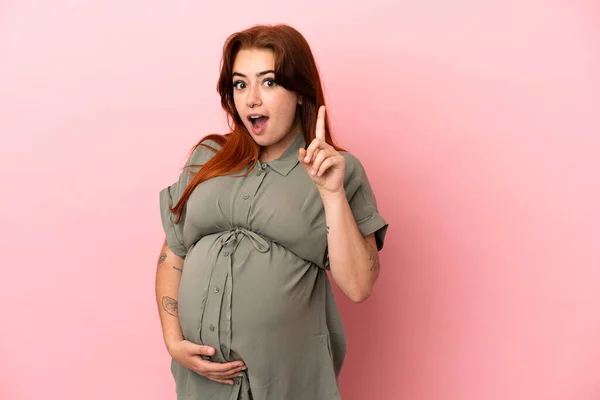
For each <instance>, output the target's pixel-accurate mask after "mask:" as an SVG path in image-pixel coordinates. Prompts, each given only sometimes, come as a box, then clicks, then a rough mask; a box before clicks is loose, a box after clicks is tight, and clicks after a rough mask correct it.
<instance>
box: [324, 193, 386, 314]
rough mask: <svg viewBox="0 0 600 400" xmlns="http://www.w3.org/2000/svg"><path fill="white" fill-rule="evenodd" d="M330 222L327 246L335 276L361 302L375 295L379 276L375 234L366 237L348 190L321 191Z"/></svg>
mask: <svg viewBox="0 0 600 400" xmlns="http://www.w3.org/2000/svg"><path fill="white" fill-rule="evenodd" d="M321 199H322V200H323V205H324V207H325V220H326V223H327V246H328V253H329V267H330V269H331V276H332V277H333V280H334V281H335V283H336V284H337V285H338V287H339V288H340V289H341V290H342V291H343V292H344V294H345V295H346V296H347V297H348V298H349V299H350V300H352V301H354V302H357V303H360V302H363V301H365V300H366V299H368V298H369V296H370V295H371V291H372V289H373V285H374V284H375V281H377V277H378V276H379V254H378V251H377V245H376V243H375V235H374V234H373V233H372V234H370V235H367V236H366V237H365V236H363V235H362V234H361V233H360V231H359V229H358V226H357V224H356V220H355V219H354V215H353V214H352V210H351V208H350V205H349V203H348V199H347V198H346V194H345V192H344V190H342V191H341V192H338V193H321Z"/></svg>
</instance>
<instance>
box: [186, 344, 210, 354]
mask: <svg viewBox="0 0 600 400" xmlns="http://www.w3.org/2000/svg"><path fill="white" fill-rule="evenodd" d="M191 351H192V353H193V354H200V355H203V356H214V355H215V348H214V347H211V346H204V345H194V346H193V348H192V350H191Z"/></svg>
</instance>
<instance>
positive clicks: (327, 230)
mask: <svg viewBox="0 0 600 400" xmlns="http://www.w3.org/2000/svg"><path fill="white" fill-rule="evenodd" d="M327 233H328V234H329V226H327Z"/></svg>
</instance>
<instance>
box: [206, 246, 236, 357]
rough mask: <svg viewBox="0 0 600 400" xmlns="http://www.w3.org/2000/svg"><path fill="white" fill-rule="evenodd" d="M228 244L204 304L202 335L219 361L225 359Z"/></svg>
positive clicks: (221, 256) (217, 263) (216, 267)
mask: <svg viewBox="0 0 600 400" xmlns="http://www.w3.org/2000/svg"><path fill="white" fill-rule="evenodd" d="M229 247H230V246H229V245H227V246H226V247H224V248H223V249H222V253H221V254H220V256H219V257H218V258H217V262H216V265H215V267H214V270H213V274H212V277H211V279H210V282H209V285H210V286H209V287H211V288H212V290H211V291H209V293H208V298H207V299H206V304H205V305H204V316H203V318H202V328H201V335H202V341H203V343H204V344H205V345H208V346H212V347H214V348H215V350H216V354H215V356H214V357H213V360H215V361H219V360H223V361H224V359H225V357H224V355H223V353H222V351H221V345H220V344H221V342H220V328H219V326H220V321H219V319H220V317H221V309H222V307H223V294H224V292H225V281H226V279H227V271H228V269H229V263H230V261H231V260H230V255H231V249H228V248H229Z"/></svg>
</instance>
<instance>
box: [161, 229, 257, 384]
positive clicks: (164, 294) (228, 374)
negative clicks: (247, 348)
mask: <svg viewBox="0 0 600 400" xmlns="http://www.w3.org/2000/svg"><path fill="white" fill-rule="evenodd" d="M183 261H184V260H183V258H181V257H179V256H178V255H176V254H175V253H173V252H172V251H171V250H170V249H169V246H168V245H167V241H166V240H165V241H164V243H163V246H162V249H161V250H160V256H159V257H158V265H157V268H156V302H157V304H158V313H159V316H160V323H161V326H162V331H163V339H164V341H165V345H166V347H167V350H168V352H169V355H170V356H171V357H173V358H174V359H175V361H177V362H178V363H179V364H181V365H183V366H184V367H186V368H188V369H191V370H193V371H195V372H196V373H198V374H199V375H202V376H205V377H207V378H209V379H212V380H213V381H216V382H220V383H226V384H230V385H233V378H235V377H237V376H240V372H241V371H243V370H244V369H246V366H245V364H244V363H243V362H241V361H234V362H229V363H215V362H212V361H207V360H204V359H203V358H202V355H207V356H212V355H214V354H215V349H214V348H212V347H210V346H201V345H197V344H195V343H192V342H190V341H188V340H185V338H184V337H183V333H182V332H181V326H180V325H179V311H178V298H179V283H180V282H181V273H182V272H183Z"/></svg>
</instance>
